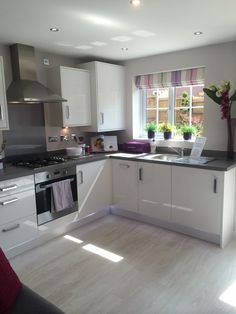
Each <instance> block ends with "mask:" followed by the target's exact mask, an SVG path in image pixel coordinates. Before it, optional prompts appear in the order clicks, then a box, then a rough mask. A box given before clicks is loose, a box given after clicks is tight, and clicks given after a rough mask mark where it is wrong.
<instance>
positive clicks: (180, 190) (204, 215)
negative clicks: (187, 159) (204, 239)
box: [172, 166, 224, 234]
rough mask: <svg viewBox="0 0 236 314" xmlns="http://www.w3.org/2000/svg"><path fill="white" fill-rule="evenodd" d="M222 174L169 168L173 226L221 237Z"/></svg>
mask: <svg viewBox="0 0 236 314" xmlns="http://www.w3.org/2000/svg"><path fill="white" fill-rule="evenodd" d="M223 186H224V172H222V171H221V172H219V171H213V170H205V169H194V168H187V167H178V166H172V222H174V223H177V224H179V225H184V226H188V227H191V228H194V229H198V230H201V231H205V232H209V233H213V234H220V233H221V219H222V217H221V216H222V208H223Z"/></svg>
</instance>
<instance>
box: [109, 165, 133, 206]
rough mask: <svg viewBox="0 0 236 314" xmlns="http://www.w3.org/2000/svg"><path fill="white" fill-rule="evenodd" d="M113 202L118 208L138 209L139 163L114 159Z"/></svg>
mask: <svg viewBox="0 0 236 314" xmlns="http://www.w3.org/2000/svg"><path fill="white" fill-rule="evenodd" d="M112 188H113V201H112V204H113V206H114V207H116V208H121V209H126V210H130V211H134V212H137V211H138V163H137V162H136V161H130V160H119V159H118V160H117V159H113V160H112Z"/></svg>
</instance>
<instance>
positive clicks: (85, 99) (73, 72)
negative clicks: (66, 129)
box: [60, 67, 91, 126]
mask: <svg viewBox="0 0 236 314" xmlns="http://www.w3.org/2000/svg"><path fill="white" fill-rule="evenodd" d="M60 75H61V95H62V97H63V98H65V99H67V102H64V103H63V105H62V106H63V107H62V109H63V126H88V125H90V124H91V101H90V79H89V72H88V71H86V70H81V69H77V68H67V67H60Z"/></svg>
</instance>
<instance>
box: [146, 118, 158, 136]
mask: <svg viewBox="0 0 236 314" xmlns="http://www.w3.org/2000/svg"><path fill="white" fill-rule="evenodd" d="M145 131H147V132H148V138H150V139H154V137H155V132H156V131H157V125H156V123H155V122H149V123H147V125H146V127H145Z"/></svg>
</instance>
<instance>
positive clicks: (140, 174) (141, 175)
mask: <svg viewBox="0 0 236 314" xmlns="http://www.w3.org/2000/svg"><path fill="white" fill-rule="evenodd" d="M138 172H139V181H142V180H143V168H139V170H138Z"/></svg>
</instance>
